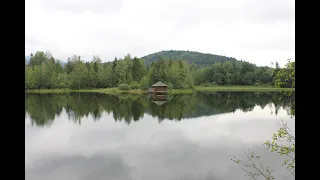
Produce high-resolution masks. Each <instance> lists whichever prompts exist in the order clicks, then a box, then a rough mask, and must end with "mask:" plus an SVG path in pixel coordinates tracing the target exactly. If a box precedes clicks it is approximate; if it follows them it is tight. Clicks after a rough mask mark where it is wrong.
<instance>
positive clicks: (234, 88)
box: [25, 86, 295, 94]
mask: <svg viewBox="0 0 320 180" xmlns="http://www.w3.org/2000/svg"><path fill="white" fill-rule="evenodd" d="M197 91H202V92H211V91H212V92H213V91H260V92H264V91H265V92H270V91H295V88H275V87H261V86H211V87H199V86H197V87H195V88H193V89H171V90H169V94H192V93H193V92H197ZM25 92H26V93H35V94H43V93H44V94H45V93H71V92H91V93H92V92H94V93H105V94H121V93H132V94H148V91H147V90H142V89H133V90H119V89H118V88H101V89H78V90H75V89H32V90H25Z"/></svg>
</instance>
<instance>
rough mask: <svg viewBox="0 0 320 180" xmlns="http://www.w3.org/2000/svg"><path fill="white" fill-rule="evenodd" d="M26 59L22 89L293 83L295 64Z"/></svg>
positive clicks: (38, 55)
mask: <svg viewBox="0 0 320 180" xmlns="http://www.w3.org/2000/svg"><path fill="white" fill-rule="evenodd" d="M30 57H31V58H30V60H29V62H27V60H26V59H25V87H26V89H55V88H70V89H86V88H110V87H127V89H131V88H132V89H137V88H141V89H146V88H148V87H149V86H150V85H152V84H154V83H156V82H157V81H162V82H164V83H166V84H168V86H169V88H175V89H187V88H192V87H194V86H195V85H197V86H211V85H269V86H279V87H294V76H295V74H294V62H288V64H287V65H286V67H285V68H280V66H279V65H278V63H276V67H275V68H270V67H258V66H255V65H254V64H251V63H248V62H240V61H226V62H223V63H220V62H216V63H214V64H212V65H210V66H206V67H201V66H199V65H196V64H195V63H190V62H187V61H184V60H177V59H169V58H166V57H160V56H159V57H157V60H156V61H153V62H151V63H150V64H148V63H146V62H145V60H144V59H141V58H137V57H133V58H132V57H131V56H130V54H127V55H126V56H124V58H120V59H117V58H115V59H114V60H113V61H112V62H102V61H101V59H100V58H99V56H93V59H92V61H90V62H88V61H87V62H86V61H84V60H82V59H81V56H78V55H73V56H72V57H71V58H68V60H67V63H66V64H65V65H64V66H63V65H62V63H61V62H60V61H59V60H55V58H54V57H53V56H52V54H51V53H49V52H43V51H37V52H36V53H35V54H34V55H33V54H31V55H30ZM284 80H286V81H285V83H283V82H284ZM124 85H126V86H124Z"/></svg>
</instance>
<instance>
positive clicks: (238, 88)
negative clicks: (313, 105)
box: [195, 86, 295, 91]
mask: <svg viewBox="0 0 320 180" xmlns="http://www.w3.org/2000/svg"><path fill="white" fill-rule="evenodd" d="M195 91H295V89H294V88H275V87H267V86H210V87H199V86H198V87H195Z"/></svg>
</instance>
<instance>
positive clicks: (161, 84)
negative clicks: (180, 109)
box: [152, 81, 167, 87]
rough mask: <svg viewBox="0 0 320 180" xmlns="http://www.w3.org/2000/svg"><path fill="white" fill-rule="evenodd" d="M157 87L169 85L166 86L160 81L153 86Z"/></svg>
mask: <svg viewBox="0 0 320 180" xmlns="http://www.w3.org/2000/svg"><path fill="white" fill-rule="evenodd" d="M155 86H167V85H166V84H164V83H163V82H161V81H158V82H157V83H155V84H154V85H152V87H155Z"/></svg>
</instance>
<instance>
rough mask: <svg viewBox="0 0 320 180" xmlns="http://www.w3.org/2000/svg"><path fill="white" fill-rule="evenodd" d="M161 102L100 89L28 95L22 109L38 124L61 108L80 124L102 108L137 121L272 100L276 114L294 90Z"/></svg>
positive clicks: (248, 107) (249, 107)
mask: <svg viewBox="0 0 320 180" xmlns="http://www.w3.org/2000/svg"><path fill="white" fill-rule="evenodd" d="M166 100H168V101H167V102H166V103H164V104H159V103H158V104H157V103H155V102H153V100H152V99H149V98H148V96H146V95H133V94H123V95H117V96H115V95H106V94H100V93H70V94H42V95H35V94H32V95H27V96H26V99H25V111H26V112H27V113H28V114H29V116H30V118H31V119H32V123H35V124H36V125H38V126H43V125H47V124H50V122H52V121H53V120H54V119H55V118H56V116H59V115H60V114H61V112H62V110H63V109H65V110H66V113H67V115H68V118H69V119H70V120H72V121H74V122H76V123H79V124H81V119H82V118H83V117H88V116H91V117H92V118H93V120H94V121H97V120H99V119H101V117H102V113H103V112H108V113H111V112H112V114H113V118H114V120H115V121H125V122H126V123H127V124H130V122H131V121H138V120H139V119H141V118H143V116H144V114H145V113H147V114H149V115H151V116H152V117H157V118H158V119H159V121H162V120H164V119H169V120H181V119H183V118H193V117H199V116H210V115H215V114H223V113H232V112H235V111H236V110H241V111H243V112H248V111H252V110H253V108H254V107H255V106H257V105H258V106H260V107H261V108H265V107H266V106H267V105H268V104H270V103H272V104H273V105H274V107H275V112H276V114H277V112H278V110H279V108H280V107H282V108H283V109H286V110H287V111H288V113H289V112H290V111H291V110H292V109H293V110H294V103H293V102H294V94H293V95H292V96H290V97H288V96H284V95H283V94H282V93H280V92H263V93H262V92H259V93H254V92H197V93H193V94H191V95H172V96H170V97H168V98H167V99H166Z"/></svg>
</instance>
